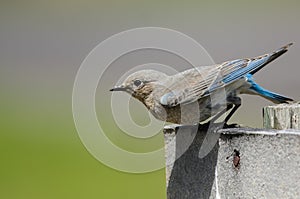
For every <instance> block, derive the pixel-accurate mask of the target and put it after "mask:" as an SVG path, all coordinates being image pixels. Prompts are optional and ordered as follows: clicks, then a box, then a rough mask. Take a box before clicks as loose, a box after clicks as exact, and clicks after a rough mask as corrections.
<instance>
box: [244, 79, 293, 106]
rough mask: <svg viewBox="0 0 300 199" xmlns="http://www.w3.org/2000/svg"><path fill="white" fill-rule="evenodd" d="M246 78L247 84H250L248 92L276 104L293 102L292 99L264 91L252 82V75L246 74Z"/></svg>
mask: <svg viewBox="0 0 300 199" xmlns="http://www.w3.org/2000/svg"><path fill="white" fill-rule="evenodd" d="M246 77H247V81H248V83H250V85H251V87H250V90H251V91H252V92H254V93H255V94H258V95H260V96H262V97H264V98H266V99H267V100H270V101H272V102H274V103H276V104H280V103H288V102H289V101H294V100H293V99H291V98H289V97H286V96H283V95H280V94H277V93H274V92H272V91H269V90H267V89H264V88H263V87H261V86H260V85H258V84H257V83H255V82H254V80H253V79H252V75H250V74H248V75H247V76H246Z"/></svg>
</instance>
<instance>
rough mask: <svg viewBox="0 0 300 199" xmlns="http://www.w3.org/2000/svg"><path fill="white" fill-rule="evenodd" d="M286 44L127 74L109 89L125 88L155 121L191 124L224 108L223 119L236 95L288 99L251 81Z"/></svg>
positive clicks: (238, 101) (237, 102) (236, 104)
mask: <svg viewBox="0 0 300 199" xmlns="http://www.w3.org/2000/svg"><path fill="white" fill-rule="evenodd" d="M290 45H291V44H288V45H286V46H284V47H282V48H280V49H279V50H276V51H274V52H273V53H270V54H265V55H262V56H259V57H255V58H251V59H238V60H233V61H228V62H224V63H222V64H217V65H212V66H203V67H197V68H192V69H189V70H186V71H183V72H181V73H178V74H176V75H173V76H168V75H166V74H164V73H162V72H159V71H155V70H141V71H138V72H135V73H133V74H131V75H130V76H129V77H128V78H127V79H126V80H125V81H124V82H123V83H122V85H120V86H117V87H115V88H113V89H111V91H125V92H127V93H129V94H131V95H132V96H133V97H135V98H136V99H138V100H139V101H141V102H142V103H143V104H144V105H145V106H146V107H147V108H148V110H149V111H150V112H151V113H152V114H153V115H154V117H156V118H157V119H159V120H163V121H167V122H171V123H176V124H195V123H198V122H201V121H204V120H206V119H208V118H210V117H211V116H215V117H214V118H213V120H215V119H217V118H218V117H219V116H221V115H222V114H223V113H225V112H226V110H228V109H231V108H232V110H231V112H230V113H229V115H227V117H226V118H225V122H227V121H228V120H229V119H230V117H231V116H232V114H233V113H234V112H235V111H236V110H237V109H238V107H239V106H240V105H241V99H240V98H239V97H238V95H239V94H244V93H245V94H255V95H260V96H262V97H264V98H266V99H268V100H271V101H272V102H275V103H286V102H288V101H291V100H292V99H290V98H287V97H285V96H282V95H279V94H276V93H273V92H271V91H268V90H266V89H264V88H262V87H260V86H259V85H258V84H257V83H255V82H254V80H253V78H252V75H253V74H254V73H256V72H257V71H259V70H260V69H261V68H262V67H264V66H265V65H266V64H268V63H270V62H271V61H273V60H274V59H276V58H277V57H279V56H280V55H282V54H283V53H285V52H286V51H287V48H288V47H289V46H290Z"/></svg>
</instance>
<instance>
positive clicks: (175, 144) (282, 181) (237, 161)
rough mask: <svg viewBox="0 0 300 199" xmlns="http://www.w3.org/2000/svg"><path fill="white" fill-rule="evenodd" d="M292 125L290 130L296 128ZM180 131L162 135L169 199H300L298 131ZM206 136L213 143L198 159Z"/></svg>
mask: <svg viewBox="0 0 300 199" xmlns="http://www.w3.org/2000/svg"><path fill="white" fill-rule="evenodd" d="M279 106H282V105H279ZM269 110H270V109H268V110H264V111H265V112H264V113H265V116H266V114H268V115H270V114H269V113H270V111H269ZM280 110H281V109H280ZM290 110H291V109H290ZM266 111H269V112H268V113H266ZM275 113H276V111H275ZM289 113H290V114H286V115H288V117H290V116H292V117H290V118H293V117H295V116H293V114H291V113H292V111H289ZM298 113H299V112H298ZM279 115H281V116H283V115H284V114H279ZM294 115H295V114H294ZM270 118H272V117H270ZM273 118H277V119H279V118H280V117H279V116H277V115H276V116H274V117H273ZM297 118H298V116H297ZM277 119H267V121H275V120H277ZM280 120H281V119H280ZM264 121H265V119H264ZM294 121H295V122H292V123H293V125H292V126H293V127H296V126H298V125H299V122H298V120H297V122H296V120H294ZM280 124H281V127H283V126H282V124H283V123H280ZM272 127H273V126H272ZM284 127H285V128H286V127H287V125H285V126H284ZM182 128H183V130H182V129H181V131H180V133H178V132H179V131H178V129H179V128H178V127H169V128H167V129H165V132H164V133H165V134H164V137H165V143H166V145H165V146H166V163H167V167H166V174H167V179H166V180H167V198H168V199H185V198H186V199H194V198H195V199H196V198H201V199H202V198H204V199H205V198H211V199H212V198H217V199H221V198H222V199H223V198H230V199H231V198H243V199H244V198H300V131H298V130H295V129H293V130H292V129H290V130H274V129H252V128H225V129H219V128H218V127H217V128H215V129H210V130H209V132H207V130H208V124H205V125H203V126H200V128H199V129H196V131H195V128H196V127H194V126H187V127H182ZM208 133H210V134H212V135H214V136H219V138H218V141H217V143H215V145H214V146H213V147H212V150H210V152H209V153H208V155H207V156H205V157H204V158H199V150H200V148H201V146H202V145H203V143H204V141H205V140H206V139H207V136H206V135H207V134H208ZM187 137H188V138H187ZM191 139H192V142H191V141H190V140H191ZM174 160H176V161H175V162H174ZM172 162H173V163H172Z"/></svg>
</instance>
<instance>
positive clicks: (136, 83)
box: [133, 79, 142, 87]
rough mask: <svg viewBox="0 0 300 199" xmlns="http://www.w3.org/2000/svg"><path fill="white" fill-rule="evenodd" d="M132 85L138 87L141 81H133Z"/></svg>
mask: <svg viewBox="0 0 300 199" xmlns="http://www.w3.org/2000/svg"><path fill="white" fill-rule="evenodd" d="M133 84H134V85H135V86H136V87H138V86H140V85H142V81H141V80H139V79H137V80H134V82H133Z"/></svg>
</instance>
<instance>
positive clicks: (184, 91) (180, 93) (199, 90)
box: [160, 65, 219, 107]
mask: <svg viewBox="0 0 300 199" xmlns="http://www.w3.org/2000/svg"><path fill="white" fill-rule="evenodd" d="M218 74H219V68H218V67H216V65H213V66H204V67H198V68H194V69H190V70H187V71H184V72H182V73H179V74H177V75H175V76H173V77H171V78H170V80H169V82H165V84H164V85H165V87H166V89H165V91H164V92H163V95H162V96H161V97H160V103H161V104H162V105H164V106H168V107H174V106H177V105H179V104H187V103H192V102H194V101H197V100H198V99H199V98H200V97H201V96H202V95H203V94H204V93H205V92H206V91H208V89H209V88H210V87H211V85H212V84H213V83H214V82H215V81H216V79H217V77H218Z"/></svg>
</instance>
